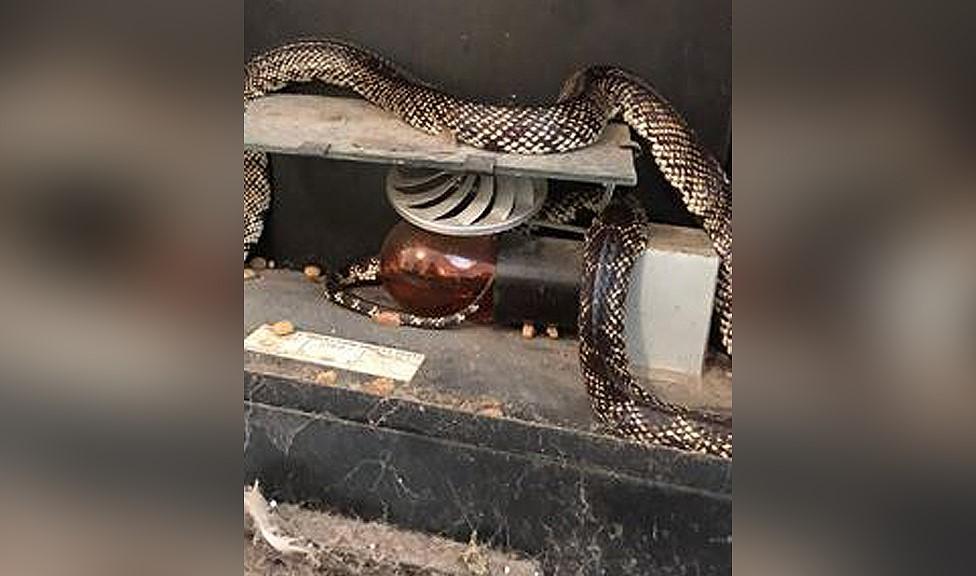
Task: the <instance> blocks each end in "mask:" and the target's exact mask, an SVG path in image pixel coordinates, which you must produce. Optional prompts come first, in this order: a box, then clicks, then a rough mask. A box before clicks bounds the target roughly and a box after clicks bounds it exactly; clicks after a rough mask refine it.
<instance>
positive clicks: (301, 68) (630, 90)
mask: <svg viewBox="0 0 976 576" xmlns="http://www.w3.org/2000/svg"><path fill="white" fill-rule="evenodd" d="M309 82H322V83H325V84H328V85H331V86H334V87H338V88H344V89H349V90H351V91H352V92H354V93H356V94H357V95H358V96H360V97H361V98H363V99H365V100H366V101H368V102H370V103H371V104H373V105H375V106H377V107H379V108H381V109H383V110H385V111H387V112H389V113H391V114H393V115H394V116H396V117H397V118H399V119H400V120H401V121H403V122H405V123H406V124H408V125H410V126H412V127H413V128H415V129H417V130H420V131H423V132H426V133H428V134H440V135H448V136H450V137H451V138H452V139H454V140H455V141H456V142H459V143H462V144H467V145H469V146H473V147H475V148H480V149H484V150H489V151H495V152H505V153H512V154H553V153H560V152H569V151H571V150H576V149H579V148H583V147H585V146H589V145H591V144H593V143H594V142H596V141H597V140H598V139H599V138H600V136H601V134H602V133H603V130H604V128H605V127H606V125H607V124H608V123H609V122H610V121H611V120H614V119H620V120H622V121H623V122H624V123H625V124H627V125H628V126H629V127H630V129H631V130H632V131H633V132H634V133H636V134H637V136H638V137H639V139H640V140H641V141H643V142H644V143H645V144H646V147H647V148H649V150H650V157H651V158H652V159H653V161H654V163H655V165H656V167H657V169H658V170H659V171H660V173H661V174H662V175H663V176H664V179H665V180H666V181H667V182H668V183H669V184H670V186H671V187H672V188H673V189H674V190H675V191H676V192H677V193H678V194H679V195H680V198H681V200H682V202H683V204H684V206H685V208H686V209H687V210H688V211H689V212H690V213H691V214H692V215H693V216H694V217H696V219H697V220H698V221H699V222H700V224H701V227H702V228H703V229H704V231H705V232H706V234H707V235H708V237H709V239H710V240H711V243H712V246H713V248H714V249H715V252H716V253H717V254H718V256H719V270H718V279H717V287H716V293H715V309H714V316H715V323H716V325H717V328H718V333H719V334H720V336H721V342H722V345H723V347H724V348H725V350H726V351H727V352H728V354H729V356H731V354H732V182H731V180H730V179H729V177H728V176H727V174H726V173H725V171H724V169H723V168H722V166H721V164H720V163H719V161H718V160H717V159H716V158H715V156H714V155H712V154H711V153H710V152H709V151H708V150H707V149H705V148H704V147H703V146H702V145H701V144H700V143H699V141H698V139H697V137H696V135H695V133H694V131H693V130H692V129H691V128H690V127H689V125H688V123H687V122H686V121H685V120H684V118H683V117H682V116H681V115H680V114H679V113H678V112H677V110H676V109H675V108H674V107H673V106H672V105H671V104H670V103H669V102H668V101H667V100H666V99H665V98H664V97H662V96H661V95H660V94H659V93H658V92H657V91H656V90H655V89H654V88H653V87H652V86H651V85H650V84H649V83H648V82H646V81H645V80H643V79H642V78H640V77H639V76H637V75H635V74H633V73H631V72H629V71H627V70H624V69H622V68H618V67H614V66H590V67H587V68H584V69H582V70H579V71H577V72H575V73H573V74H572V75H570V76H569V78H568V79H567V80H566V81H565V82H564V83H563V85H562V88H561V90H560V92H559V95H558V97H557V98H556V101H555V103H554V104H551V105H536V106H518V105H498V104H489V103H483V102H478V101H474V100H470V99H465V98H460V97H456V96H453V95H451V94H449V93H447V92H445V91H442V90H440V89H439V88H437V87H436V86H434V85H432V84H430V83H428V82H426V81H424V80H421V79H419V78H417V77H415V76H414V75H413V74H412V73H410V72H409V71H407V70H406V69H404V68H402V67H401V66H399V65H398V64H396V63H394V62H393V61H391V60H388V59H386V58H384V57H383V56H381V55H379V54H376V53H374V52H372V51H369V50H366V49H363V48H361V47H358V46H356V45H354V44H351V43H348V42H345V41H340V40H333V39H316V40H301V41H297V42H292V43H288V44H284V45H281V46H278V47H275V48H272V49H270V50H268V51H265V52H263V53H261V54H258V55H257V56H255V57H254V58H252V59H251V60H249V61H248V62H247V63H246V64H245V69H244V109H245V112H246V111H247V106H248V104H249V103H250V102H252V101H254V100H255V99H258V98H261V97H263V96H265V95H267V94H271V93H274V92H278V91H280V90H282V89H285V88H287V87H289V86H292V85H294V84H300V83H309ZM271 194H272V185H271V175H270V168H269V161H268V157H267V155H266V154H265V153H263V152H261V151H257V150H250V149H245V151H244V258H245V260H246V259H247V256H248V251H249V249H250V247H252V246H253V245H254V244H255V243H256V242H257V240H258V239H259V238H260V236H261V232H262V229H263V216H264V213H265V212H266V211H267V209H268V207H269V206H270V202H271ZM646 234H647V220H646V214H644V212H643V210H642V209H641V208H640V204H639V202H637V201H635V200H634V199H633V198H632V197H630V196H629V195H624V196H623V197H615V198H614V200H613V201H612V202H611V203H610V205H608V206H607V207H606V208H605V209H604V211H603V212H602V213H601V214H599V215H598V216H597V217H596V218H595V219H594V221H593V223H592V225H591V226H590V228H589V229H588V231H587V234H586V237H585V240H584V247H583V256H584V257H583V262H584V263H583V270H582V274H581V276H582V278H581V290H580V316H579V328H580V329H579V340H580V345H579V353H580V367H581V373H582V378H583V381H584V383H585V385H586V389H587V392H588V394H589V396H590V398H591V403H592V406H593V409H594V412H595V414H596V416H597V417H598V419H599V420H600V421H601V422H602V423H603V424H605V425H606V426H607V428H608V429H609V430H610V431H611V432H613V433H615V434H617V435H619V436H621V437H624V438H627V439H630V440H633V441H636V442H640V443H646V444H653V445H663V446H667V447H671V448H676V449H678V450H683V451H689V452H696V453H700V454H707V455H711V456H717V457H720V458H731V457H732V426H731V417H726V416H722V415H716V414H712V413H708V412H704V411H700V410H696V409H691V408H687V407H683V406H677V405H674V404H671V403H668V402H665V401H664V400H662V399H661V398H659V397H658V396H657V395H655V394H653V393H651V392H648V391H647V390H645V389H644V388H643V387H642V386H641V385H640V384H639V383H638V382H637V380H636V379H635V378H634V376H633V375H632V374H631V373H630V371H629V368H628V366H629V364H628V360H627V358H628V357H627V352H626V346H625V342H624V337H623V334H624V319H625V315H626V306H625V301H626V295H627V290H628V288H629V278H630V272H631V270H632V268H633V266H634V262H635V261H636V259H637V257H638V255H639V254H640V253H641V251H642V250H643V247H644V246H645V243H646ZM324 284H325V292H326V297H327V298H328V299H329V300H331V301H333V302H335V303H337V304H339V305H342V306H345V307H347V308H350V309H352V310H354V311H357V312H360V313H363V314H367V315H370V316H373V317H374V318H376V317H378V318H383V317H388V318H389V319H391V321H392V322H391V323H394V324H400V325H408V326H415V327H419V328H446V327H450V326H453V325H456V324H458V323H460V322H463V321H464V320H465V319H466V318H467V317H468V316H470V314H471V313H472V312H473V311H474V310H477V306H478V301H479V300H480V297H479V298H476V299H475V301H474V302H472V303H471V304H470V305H469V306H468V307H467V308H465V309H464V310H462V311H460V312H458V313H456V314H453V315H450V316H447V317H439V318H426V317H420V316H414V315H411V314H406V313H400V312H396V311H388V310H384V309H382V308H381V307H379V306H377V305H375V304H372V303H369V302H367V301H365V300H362V299H360V298H358V297H356V296H354V295H351V294H348V293H346V292H345V291H344V290H343V288H344V281H343V279H342V277H341V276H340V275H338V274H326V281H325V282H324ZM485 290H487V287H486V288H485Z"/></svg>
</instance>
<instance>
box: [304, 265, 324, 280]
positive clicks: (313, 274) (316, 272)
mask: <svg viewBox="0 0 976 576" xmlns="http://www.w3.org/2000/svg"><path fill="white" fill-rule="evenodd" d="M321 275H322V269H321V268H319V267H318V266H315V265H312V264H309V265H308V266H306V267H305V277H306V278H308V279H309V280H318V279H319V276H321Z"/></svg>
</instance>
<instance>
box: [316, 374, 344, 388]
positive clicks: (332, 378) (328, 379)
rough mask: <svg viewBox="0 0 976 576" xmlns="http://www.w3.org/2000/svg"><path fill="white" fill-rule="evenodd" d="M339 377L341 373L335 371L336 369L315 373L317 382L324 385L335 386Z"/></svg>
mask: <svg viewBox="0 0 976 576" xmlns="http://www.w3.org/2000/svg"><path fill="white" fill-rule="evenodd" d="M338 379H339V375H338V374H336V373H335V370H327V371H325V372H319V373H318V374H316V375H315V383H316V384H321V385H323V386H334V385H335V383H336V381H337V380H338Z"/></svg>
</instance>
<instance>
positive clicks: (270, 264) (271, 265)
mask: <svg viewBox="0 0 976 576" xmlns="http://www.w3.org/2000/svg"><path fill="white" fill-rule="evenodd" d="M274 267H275V261H274V260H268V269H269V270H274Z"/></svg>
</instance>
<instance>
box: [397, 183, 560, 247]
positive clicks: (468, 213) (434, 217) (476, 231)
mask: <svg viewBox="0 0 976 576" xmlns="http://www.w3.org/2000/svg"><path fill="white" fill-rule="evenodd" d="M546 190H547V183H546V180H545V179H532V178H518V177H515V176H494V175H491V174H476V173H458V172H444V171H442V170H432V169H429V168H412V167H404V166H397V167H394V168H393V169H392V170H390V173H389V175H387V177H386V195H387V197H388V198H389V199H390V203H391V204H392V205H393V208H394V209H395V210H396V211H397V213H399V214H400V216H402V217H403V218H404V219H405V220H407V221H408V222H410V223H411V224H414V225H416V226H418V227H420V228H423V229H424V230H429V231H431V232H436V233H438V234H447V235H451V236H481V235H485V234H494V233H496V232H502V231H505V230H509V229H511V228H515V227H516V226H518V225H519V224H522V223H523V222H525V221H526V220H528V219H529V218H531V217H532V216H534V215H535V214H536V212H538V211H539V209H541V208H542V204H543V202H545V200H546Z"/></svg>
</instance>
